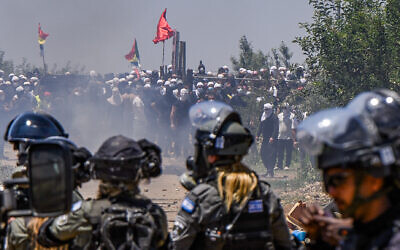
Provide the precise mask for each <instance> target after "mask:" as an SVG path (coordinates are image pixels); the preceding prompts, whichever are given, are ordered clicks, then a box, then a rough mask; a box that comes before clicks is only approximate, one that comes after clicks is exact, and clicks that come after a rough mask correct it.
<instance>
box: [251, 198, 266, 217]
mask: <svg viewBox="0 0 400 250" xmlns="http://www.w3.org/2000/svg"><path fill="white" fill-rule="evenodd" d="M248 207H249V213H250V214H251V213H261V212H263V211H264V206H263V201H262V200H251V201H249V203H248Z"/></svg>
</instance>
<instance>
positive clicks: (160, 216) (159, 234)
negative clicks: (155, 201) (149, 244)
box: [150, 205, 168, 247]
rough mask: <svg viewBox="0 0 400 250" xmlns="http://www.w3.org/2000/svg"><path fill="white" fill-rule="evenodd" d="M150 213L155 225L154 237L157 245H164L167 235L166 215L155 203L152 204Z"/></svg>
mask: <svg viewBox="0 0 400 250" xmlns="http://www.w3.org/2000/svg"><path fill="white" fill-rule="evenodd" d="M150 213H151V215H152V216H153V218H154V221H155V223H156V226H157V228H156V237H155V238H156V239H155V240H156V242H157V247H161V246H163V245H164V243H165V242H166V240H167V237H168V222H167V216H166V215H165V213H164V210H162V208H160V207H159V206H157V205H153V206H152V208H151V211H150Z"/></svg>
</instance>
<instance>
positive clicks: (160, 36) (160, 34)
mask: <svg viewBox="0 0 400 250" xmlns="http://www.w3.org/2000/svg"><path fill="white" fill-rule="evenodd" d="M174 33H175V32H174V31H173V30H172V29H171V27H170V26H169V24H168V22H167V9H165V10H164V12H163V13H162V14H161V17H160V20H159V21H158V25H157V35H156V37H155V38H154V39H153V43H154V44H157V43H158V42H162V41H165V40H167V39H169V38H171V37H172V36H173V35H174Z"/></svg>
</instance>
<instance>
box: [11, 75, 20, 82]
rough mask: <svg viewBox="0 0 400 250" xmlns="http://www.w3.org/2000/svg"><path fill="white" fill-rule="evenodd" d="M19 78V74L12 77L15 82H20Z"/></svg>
mask: <svg viewBox="0 0 400 250" xmlns="http://www.w3.org/2000/svg"><path fill="white" fill-rule="evenodd" d="M18 80H19V78H18V76H13V77H12V78H11V81H13V82H18Z"/></svg>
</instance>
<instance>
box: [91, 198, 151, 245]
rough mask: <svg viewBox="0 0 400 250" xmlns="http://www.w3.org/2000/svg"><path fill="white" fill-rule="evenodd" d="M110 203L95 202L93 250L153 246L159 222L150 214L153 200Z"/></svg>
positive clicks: (92, 217) (93, 211)
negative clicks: (132, 202)
mask: <svg viewBox="0 0 400 250" xmlns="http://www.w3.org/2000/svg"><path fill="white" fill-rule="evenodd" d="M137 202H139V203H141V204H129V205H127V204H111V203H110V201H108V200H98V201H96V202H95V203H94V206H93V209H92V213H91V214H92V216H91V217H90V218H89V221H90V223H91V224H92V225H93V238H92V243H91V247H93V248H94V249H152V248H153V247H154V246H153V244H154V235H155V229H156V228H157V227H156V224H155V222H154V219H153V216H152V215H151V214H150V213H149V211H150V209H151V206H152V203H151V201H149V200H137Z"/></svg>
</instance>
